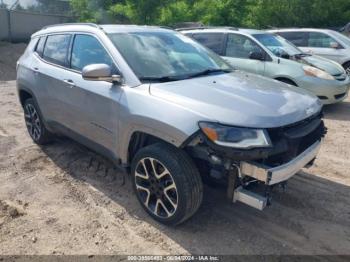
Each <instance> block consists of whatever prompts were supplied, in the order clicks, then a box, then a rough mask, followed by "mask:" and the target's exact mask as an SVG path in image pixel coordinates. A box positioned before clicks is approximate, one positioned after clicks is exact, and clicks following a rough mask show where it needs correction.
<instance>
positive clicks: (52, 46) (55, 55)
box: [43, 35, 71, 66]
mask: <svg viewBox="0 0 350 262" xmlns="http://www.w3.org/2000/svg"><path fill="white" fill-rule="evenodd" d="M70 39H71V35H50V36H48V37H47V40H46V44H45V48H44V53H43V58H44V59H45V60H47V61H49V62H52V63H55V64H57V65H61V66H66V65H67V54H68V49H69V44H70Z"/></svg>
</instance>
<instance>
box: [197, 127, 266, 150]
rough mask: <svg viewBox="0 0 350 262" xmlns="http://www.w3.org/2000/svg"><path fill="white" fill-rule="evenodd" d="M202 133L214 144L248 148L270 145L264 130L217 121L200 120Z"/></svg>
mask: <svg viewBox="0 0 350 262" xmlns="http://www.w3.org/2000/svg"><path fill="white" fill-rule="evenodd" d="M199 127H200V128H201V130H202V131H203V133H204V134H205V135H206V136H207V137H208V138H209V139H210V140H211V141H213V142H214V143H215V144H218V145H221V146H227V147H235V148H242V149H249V148H253V147H269V146H271V142H270V138H269V136H268V134H267V133H266V131H265V130H263V129H253V128H241V127H231V126H225V125H221V124H218V123H208V122H200V123H199Z"/></svg>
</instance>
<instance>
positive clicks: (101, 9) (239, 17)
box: [0, 0, 350, 28]
mask: <svg viewBox="0 0 350 262" xmlns="http://www.w3.org/2000/svg"><path fill="white" fill-rule="evenodd" d="M0 2H1V3H3V1H0ZM35 3H36V4H33V5H32V6H31V7H29V9H30V10H31V11H40V12H44V13H45V12H46V13H64V14H67V15H74V16H75V17H76V19H77V20H79V21H81V22H95V23H128V24H146V25H164V26H174V25H176V24H178V23H180V22H190V21H191V22H201V23H203V24H205V25H217V26H220V25H225V26H236V27H252V28H269V27H341V26H344V25H345V24H347V23H349V22H350V0H69V1H66V0H56V1H52V0H35ZM17 9H21V6H20V5H18V6H17Z"/></svg>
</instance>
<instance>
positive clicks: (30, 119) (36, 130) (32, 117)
mask: <svg viewBox="0 0 350 262" xmlns="http://www.w3.org/2000/svg"><path fill="white" fill-rule="evenodd" d="M24 118H25V122H26V125H27V129H28V132H29V134H30V136H31V137H32V138H33V139H34V140H38V139H40V136H41V123H40V118H39V115H38V113H37V111H36V110H35V107H34V106H33V105H31V104H28V105H26V106H25V110H24Z"/></svg>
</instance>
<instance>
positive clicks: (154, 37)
mask: <svg viewBox="0 0 350 262" xmlns="http://www.w3.org/2000/svg"><path fill="white" fill-rule="evenodd" d="M109 38H110V39H111V40H112V42H113V43H114V45H115V46H116V48H117V49H118V50H119V52H120V53H121V55H122V56H123V57H124V59H125V60H126V62H127V63H128V64H129V66H130V67H131V68H132V70H133V71H134V73H135V74H136V75H137V76H138V77H139V79H140V80H152V79H154V80H157V79H158V80H161V79H162V80H163V81H171V80H180V79H186V78H190V77H199V76H201V75H206V74H210V73H214V72H216V73H221V72H222V73H224V72H229V71H231V70H232V68H231V67H230V66H229V65H228V64H227V63H226V62H225V61H224V60H223V59H221V58H220V57H219V56H218V55H216V54H215V53H213V52H212V51H210V50H208V49H206V48H205V47H203V46H201V45H200V44H198V43H197V42H195V41H193V40H191V39H190V38H188V37H186V36H184V35H182V34H180V33H173V32H127V33H112V34H109Z"/></svg>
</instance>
